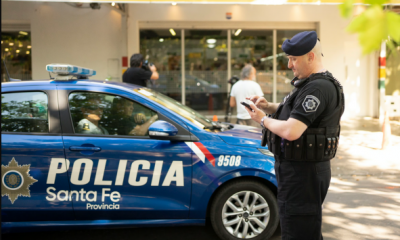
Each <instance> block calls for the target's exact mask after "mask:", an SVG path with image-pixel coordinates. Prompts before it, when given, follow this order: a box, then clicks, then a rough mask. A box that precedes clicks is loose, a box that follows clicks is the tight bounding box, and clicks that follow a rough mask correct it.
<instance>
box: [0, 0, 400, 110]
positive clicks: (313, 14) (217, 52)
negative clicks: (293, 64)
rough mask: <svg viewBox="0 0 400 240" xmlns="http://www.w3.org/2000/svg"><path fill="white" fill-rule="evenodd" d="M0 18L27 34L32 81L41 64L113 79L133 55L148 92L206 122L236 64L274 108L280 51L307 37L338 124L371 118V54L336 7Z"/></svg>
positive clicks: (52, 6)
mask: <svg viewBox="0 0 400 240" xmlns="http://www.w3.org/2000/svg"><path fill="white" fill-rule="evenodd" d="M360 8H362V7H360ZM1 11H2V31H3V32H4V31H5V30H6V31H19V29H18V26H20V27H21V26H23V27H24V29H25V30H26V29H27V28H29V31H30V35H31V46H32V50H31V58H32V60H31V61H32V78H33V79H46V78H48V73H47V72H46V71H45V66H46V64H49V63H70V64H74V65H78V66H79V65H80V66H84V67H88V68H92V69H95V70H97V72H98V75H97V77H96V79H101V80H103V79H108V80H111V81H121V79H122V73H123V71H124V70H126V68H127V65H129V62H127V61H126V59H129V58H130V56H131V55H132V54H133V53H142V54H143V55H144V56H145V57H146V59H147V60H148V61H149V62H151V63H154V64H155V65H156V67H157V69H158V71H159V74H160V79H159V80H157V81H152V82H149V87H152V88H155V89H157V90H159V91H161V92H163V93H165V94H167V95H168V96H170V97H172V98H174V99H176V100H178V101H181V102H183V103H184V104H186V105H188V106H190V107H192V108H194V109H196V110H202V111H208V112H209V113H210V114H213V113H216V112H224V111H225V109H226V100H227V96H228V94H229V90H230V84H228V83H227V81H228V79H230V78H231V77H232V76H235V75H239V73H240V69H241V67H242V66H243V65H244V64H245V63H252V64H253V65H254V66H255V67H256V69H257V82H259V83H260V85H261V87H262V89H263V91H264V94H265V97H266V98H267V99H268V100H270V101H278V102H279V101H281V100H282V98H283V97H284V96H285V95H286V94H287V93H288V92H289V91H290V90H291V88H292V87H291V85H290V83H289V82H290V80H291V78H292V77H293V75H292V72H291V70H290V69H288V68H287V59H286V58H285V56H284V54H283V53H282V50H281V48H280V47H281V44H282V43H283V41H284V40H285V39H286V38H291V37H292V36H293V35H295V34H296V33H297V32H300V31H304V30H315V31H317V33H318V36H319V39H320V40H321V44H322V48H323V54H324V58H323V62H324V66H325V68H326V69H327V70H329V71H330V72H332V73H333V75H334V76H335V77H336V78H337V79H338V80H339V81H341V83H342V84H343V86H344V90H345V95H346V111H345V115H344V117H365V116H369V117H377V116H378V114H379V90H378V69H379V66H378V57H379V53H378V52H377V53H373V54H369V55H362V53H361V48H360V47H359V43H358V40H357V36H356V35H349V34H348V33H346V31H345V28H346V26H347V25H348V23H349V21H348V20H345V19H343V18H342V17H341V16H340V14H339V10H338V7H337V5H315V4H314V5H295V4H293V5H250V4H245V5H243V4H242V5H241V4H177V5H171V4H125V11H121V10H119V9H116V8H115V7H112V6H111V5H110V4H106V3H103V4H101V8H100V9H92V8H90V7H89V6H88V4H82V5H81V6H77V4H75V3H55V2H19V1H18V2H16V1H3V2H2V10H1ZM356 11H357V9H356ZM393 64H394V65H396V62H395V63H393ZM397 64H398V63H397ZM391 84H393V83H391ZM395 86H397V85H395Z"/></svg>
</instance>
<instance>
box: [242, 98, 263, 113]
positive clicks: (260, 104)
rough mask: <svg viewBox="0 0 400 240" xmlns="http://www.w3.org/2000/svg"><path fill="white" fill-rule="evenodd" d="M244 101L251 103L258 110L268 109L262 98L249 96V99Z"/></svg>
mask: <svg viewBox="0 0 400 240" xmlns="http://www.w3.org/2000/svg"><path fill="white" fill-rule="evenodd" d="M246 99H247V100H250V101H252V102H253V103H254V105H256V107H257V108H259V109H262V110H264V111H266V110H267V108H268V101H267V99H265V98H264V97H260V96H250V97H247V98H246Z"/></svg>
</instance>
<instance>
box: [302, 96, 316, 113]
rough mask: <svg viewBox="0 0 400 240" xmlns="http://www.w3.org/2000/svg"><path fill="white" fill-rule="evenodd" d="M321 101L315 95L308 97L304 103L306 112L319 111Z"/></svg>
mask: <svg viewBox="0 0 400 240" xmlns="http://www.w3.org/2000/svg"><path fill="white" fill-rule="evenodd" d="M319 104H320V101H319V99H318V98H317V97H315V96H313V95H307V96H306V98H305V99H304V101H303V104H302V105H303V108H304V111H306V112H315V111H317V109H318V106H319Z"/></svg>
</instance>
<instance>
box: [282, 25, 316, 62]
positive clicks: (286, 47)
mask: <svg viewBox="0 0 400 240" xmlns="http://www.w3.org/2000/svg"><path fill="white" fill-rule="evenodd" d="M317 40H319V39H318V37H317V33H316V32H315V31H305V32H301V33H298V34H296V35H294V36H293V37H292V39H290V40H289V39H286V40H285V41H284V42H283V44H282V50H283V51H284V52H285V53H286V54H287V55H292V56H303V55H304V54H306V53H309V52H310V51H311V50H312V49H313V48H314V47H315V45H316V44H317Z"/></svg>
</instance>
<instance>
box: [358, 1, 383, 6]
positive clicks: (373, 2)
mask: <svg viewBox="0 0 400 240" xmlns="http://www.w3.org/2000/svg"><path fill="white" fill-rule="evenodd" d="M363 2H364V3H365V4H371V5H379V6H381V5H383V4H385V3H386V2H389V0H363Z"/></svg>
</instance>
